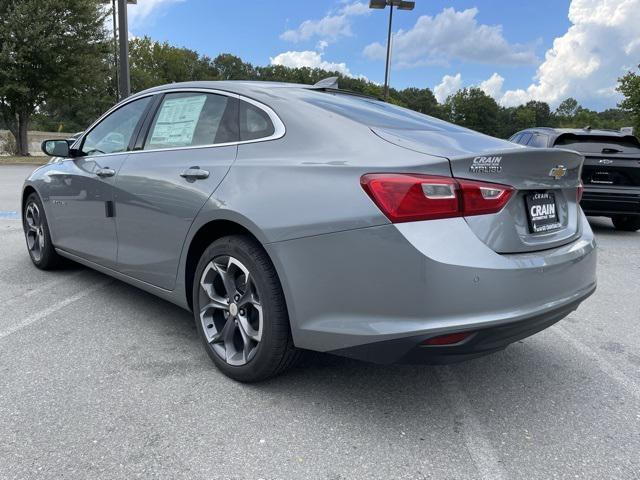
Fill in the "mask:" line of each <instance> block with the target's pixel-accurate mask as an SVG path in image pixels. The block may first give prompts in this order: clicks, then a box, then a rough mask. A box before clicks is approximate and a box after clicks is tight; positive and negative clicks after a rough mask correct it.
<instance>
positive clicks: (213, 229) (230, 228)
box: [184, 218, 286, 309]
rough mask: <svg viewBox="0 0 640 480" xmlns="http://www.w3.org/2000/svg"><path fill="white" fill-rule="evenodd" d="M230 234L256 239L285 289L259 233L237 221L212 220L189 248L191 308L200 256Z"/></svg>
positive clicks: (187, 275)
mask: <svg viewBox="0 0 640 480" xmlns="http://www.w3.org/2000/svg"><path fill="white" fill-rule="evenodd" d="M229 235H247V236H249V237H250V238H252V239H253V240H255V241H256V242H257V243H258V244H259V245H260V246H261V247H262V249H263V250H264V252H265V254H266V255H267V257H268V258H269V260H270V261H271V264H272V265H273V267H274V269H275V271H276V275H277V276H278V280H279V281H280V285H281V287H282V288H283V290H284V286H283V285H282V280H281V278H280V273H279V272H278V268H277V267H276V264H275V262H274V261H273V258H271V255H269V252H268V251H267V249H266V248H264V242H263V241H261V240H260V238H259V237H258V235H256V234H254V233H253V232H252V231H251V230H250V229H249V228H247V227H246V226H245V225H242V224H241V223H238V222H237V221H233V220H229V219H224V218H220V219H215V220H210V221H209V222H207V223H205V224H203V225H201V226H200V227H199V228H198V230H197V232H196V233H195V234H194V235H193V237H192V238H191V241H190V242H189V247H188V249H187V255H186V259H185V263H184V290H185V295H186V300H187V304H188V306H189V308H190V309H193V277H194V275H195V271H196V267H197V266H198V262H199V261H200V257H201V256H202V252H204V251H205V249H206V248H207V247H208V246H209V245H211V243H212V242H215V241H216V240H218V239H220V238H222V237H227V236H229ZM285 301H286V293H285Z"/></svg>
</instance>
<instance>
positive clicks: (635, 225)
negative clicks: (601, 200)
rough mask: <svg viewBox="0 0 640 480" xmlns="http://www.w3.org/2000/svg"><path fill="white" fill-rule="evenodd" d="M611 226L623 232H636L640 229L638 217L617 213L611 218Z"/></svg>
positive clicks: (639, 218)
mask: <svg viewBox="0 0 640 480" xmlns="http://www.w3.org/2000/svg"><path fill="white" fill-rule="evenodd" d="M611 221H612V222H613V226H614V227H616V230H622V231H624V232H636V231H638V230H640V217H638V216H628V215H617V216H615V217H613V218H612V219H611Z"/></svg>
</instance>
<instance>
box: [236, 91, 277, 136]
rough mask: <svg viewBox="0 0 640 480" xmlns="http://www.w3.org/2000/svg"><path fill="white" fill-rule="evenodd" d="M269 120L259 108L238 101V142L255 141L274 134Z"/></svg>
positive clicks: (273, 128)
mask: <svg viewBox="0 0 640 480" xmlns="http://www.w3.org/2000/svg"><path fill="white" fill-rule="evenodd" d="M275 131H276V129H275V127H274V126H273V122H272V121H271V118H270V117H269V115H268V114H267V112H265V111H264V110H262V109H261V108H258V107H256V106H255V105H252V104H251V103H249V102H245V101H244V100H242V101H240V140H241V141H247V140H257V139H259V138H266V137H270V136H272V135H273V134H274V133H275Z"/></svg>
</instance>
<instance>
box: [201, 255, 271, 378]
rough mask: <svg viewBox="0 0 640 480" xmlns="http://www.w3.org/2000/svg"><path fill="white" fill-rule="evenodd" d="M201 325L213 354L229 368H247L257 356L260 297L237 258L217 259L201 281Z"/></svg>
mask: <svg viewBox="0 0 640 480" xmlns="http://www.w3.org/2000/svg"><path fill="white" fill-rule="evenodd" d="M200 296H201V303H200V304H201V307H200V321H201V322H202V328H203V331H204V333H205V336H206V337H207V340H208V342H209V343H210V344H211V345H212V348H213V350H214V351H215V352H216V353H217V354H218V355H220V358H222V359H223V360H225V361H226V362H227V363H228V364H229V365H244V364H246V363H247V362H249V361H250V360H251V359H252V358H253V357H254V356H255V354H256V351H257V348H258V345H259V343H260V340H261V337H262V329H263V314H262V305H261V304H260V295H259V293H258V290H257V288H256V285H255V283H254V281H253V278H252V277H251V274H250V273H249V270H248V269H247V267H246V266H245V265H243V264H242V262H240V260H238V259H237V258H234V257H232V256H228V255H222V256H219V257H216V258H214V259H213V260H212V261H211V262H209V264H208V265H207V266H206V268H205V269H204V272H203V273H202V277H201V279H200Z"/></svg>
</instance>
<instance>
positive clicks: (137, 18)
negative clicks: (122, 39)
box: [127, 0, 185, 28]
mask: <svg viewBox="0 0 640 480" xmlns="http://www.w3.org/2000/svg"><path fill="white" fill-rule="evenodd" d="M184 1H185V0H139V1H138V3H137V4H136V5H129V7H128V8H127V12H128V15H129V26H130V27H134V28H135V27H137V26H139V25H140V24H142V23H143V22H144V21H145V20H147V19H148V18H149V17H151V15H152V14H153V13H157V12H158V11H161V10H162V9H163V8H165V7H168V6H169V5H171V4H175V3H182V2H184Z"/></svg>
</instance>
